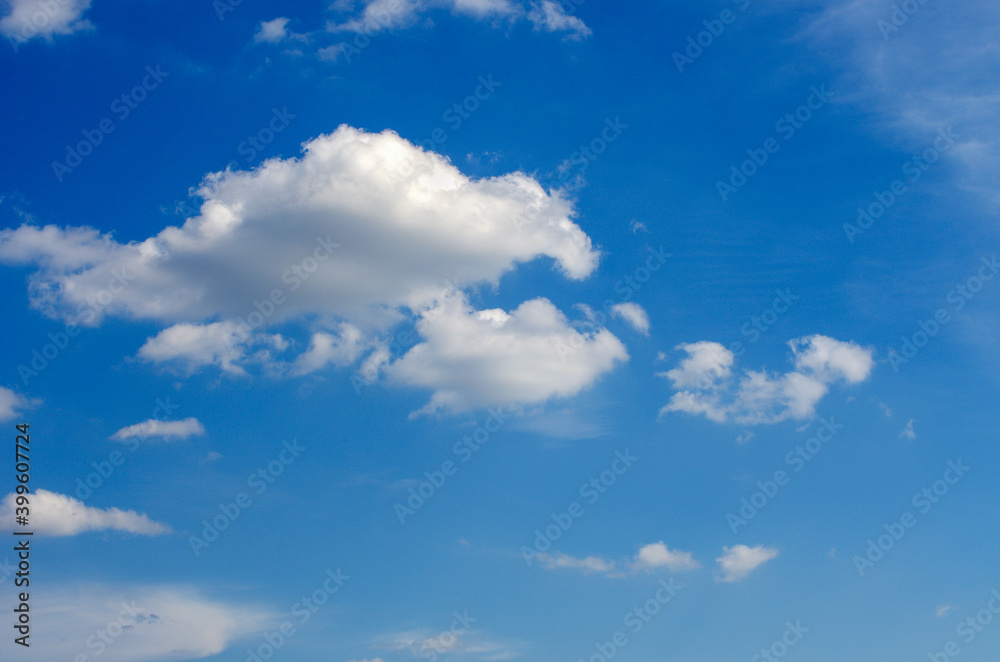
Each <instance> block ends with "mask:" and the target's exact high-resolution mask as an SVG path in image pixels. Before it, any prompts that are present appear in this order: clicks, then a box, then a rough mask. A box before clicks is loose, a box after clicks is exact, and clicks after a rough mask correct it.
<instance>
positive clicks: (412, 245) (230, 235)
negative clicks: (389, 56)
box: [0, 126, 644, 411]
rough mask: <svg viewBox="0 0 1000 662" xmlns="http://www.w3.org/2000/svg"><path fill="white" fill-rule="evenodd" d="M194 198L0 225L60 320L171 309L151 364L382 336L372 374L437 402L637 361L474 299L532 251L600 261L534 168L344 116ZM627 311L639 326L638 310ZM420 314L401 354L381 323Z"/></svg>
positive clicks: (314, 354) (575, 386)
mask: <svg viewBox="0 0 1000 662" xmlns="http://www.w3.org/2000/svg"><path fill="white" fill-rule="evenodd" d="M198 195H199V196H200V197H201V199H202V200H203V203H202V204H201V208H200V214H199V215H197V216H195V217H193V218H190V219H188V220H187V221H186V222H185V223H184V224H183V225H182V226H181V227H174V226H171V227H167V228H165V229H163V230H162V231H161V232H159V233H157V234H156V235H154V236H151V237H149V238H147V239H145V240H143V241H136V242H130V243H121V242H118V241H116V240H115V239H114V238H113V237H111V236H110V235H102V234H100V233H99V232H97V231H96V230H94V229H91V228H59V227H55V226H46V227H37V226H32V225H23V226H21V227H20V228H17V229H7V230H0V261H2V262H6V263H8V264H27V265H32V266H34V267H36V271H35V272H34V273H33V274H32V275H31V277H30V281H29V282H30V284H29V295H30V300H31V303H32V305H33V306H34V307H35V308H37V309H39V310H41V311H42V312H43V313H44V314H46V315H48V316H50V317H53V318H58V319H62V320H65V321H67V322H75V323H79V324H92V325H96V324H99V323H100V322H101V321H102V318H103V317H104V316H115V317H121V318H125V319H131V320H152V321H155V322H160V323H163V324H168V325H169V326H168V327H167V328H165V329H163V330H161V331H159V332H158V333H157V334H156V335H154V336H152V337H150V338H148V339H147V341H146V342H145V344H143V345H142V347H141V348H139V350H138V353H137V356H138V358H139V359H142V360H144V361H147V362H149V363H153V364H157V365H166V366H168V367H170V366H174V367H178V368H180V369H182V370H186V371H187V372H193V371H196V370H198V369H200V368H202V367H205V366H216V367H218V368H219V369H221V370H222V371H224V372H227V373H229V374H232V375H244V374H246V366H247V365H248V364H251V363H258V364H262V365H265V366H266V367H267V369H268V370H269V371H270V372H271V373H273V374H285V375H291V376H297V375H304V374H307V373H310V372H314V371H317V370H321V369H323V368H324V367H325V366H328V365H335V366H345V365H349V364H351V363H353V362H354V361H355V360H357V359H359V358H360V357H361V355H362V354H363V353H364V352H365V351H367V350H369V349H373V348H374V350H375V351H374V352H373V353H372V354H369V357H368V359H366V367H367V368H368V369H369V372H373V373H374V374H375V375H376V376H377V374H378V373H380V372H385V373H387V374H388V375H389V377H390V379H392V380H393V381H395V382H396V383H402V384H409V385H415V386H423V387H427V388H430V389H432V390H433V391H434V394H433V396H432V400H431V403H430V405H429V406H428V411H430V410H435V409H439V408H446V409H450V410H461V409H467V408H470V407H477V406H482V405H486V404H510V403H515V404H517V403H539V402H544V401H545V400H548V399H549V398H552V397H566V396H570V395H573V394H575V393H577V392H579V391H580V390H582V389H583V388H585V387H586V386H588V385H589V384H590V383H592V382H593V381H594V380H595V379H596V378H597V377H599V376H600V375H601V374H603V373H604V372H607V371H608V370H610V369H611V367H612V366H613V365H614V364H615V363H616V362H617V361H621V360H625V359H626V358H627V354H626V352H625V349H624V347H623V346H622V344H621V343H620V342H619V341H618V339H617V338H615V337H614V336H613V335H612V334H611V333H610V332H608V331H606V330H604V329H597V330H595V331H594V332H593V333H590V334H587V335H584V334H580V333H578V332H576V331H574V330H573V329H571V328H570V327H569V325H568V324H567V322H566V320H565V318H564V317H563V316H562V314H561V313H560V312H559V311H557V310H556V309H555V308H554V307H553V306H552V304H550V303H549V302H548V301H546V300H544V299H536V300H534V301H528V302H526V303H524V304H522V305H521V306H520V307H518V308H517V309H516V310H514V311H513V312H511V313H509V314H508V313H506V312H503V311H499V310H487V311H478V312H477V311H474V310H472V309H471V308H470V307H469V305H468V304H467V302H466V300H465V295H464V290H465V289H466V288H471V287H475V286H478V285H483V284H493V285H495V284H496V283H498V282H499V280H500V278H501V276H502V275H503V274H504V273H506V272H508V271H510V270H512V269H515V268H516V267H517V265H518V264H520V263H523V262H528V261H532V260H535V259H537V258H542V257H547V258H550V259H551V260H553V262H554V264H555V265H556V266H557V268H558V269H559V270H560V271H561V272H562V274H563V275H565V276H566V277H568V278H571V279H582V278H585V277H587V276H588V275H589V274H590V273H591V272H592V271H593V270H594V269H595V268H596V266H597V262H598V257H599V254H598V252H597V251H596V250H595V249H594V247H593V246H592V244H591V240H590V238H589V237H588V236H587V235H586V234H585V233H584V232H583V231H582V230H581V229H580V227H579V226H578V225H577V224H576V223H575V222H574V221H573V218H574V216H575V210H574V209H573V205H572V203H571V202H570V201H568V200H567V199H565V198H563V197H561V196H560V194H559V193H557V192H547V191H545V190H544V189H543V188H542V186H541V185H540V184H539V183H538V182H537V181H536V180H534V179H533V178H532V177H530V176H528V175H525V174H523V173H512V174H508V175H505V176H501V177H492V178H487V179H478V180H476V179H470V178H468V177H466V176H465V175H463V174H462V173H461V172H460V171H459V170H458V169H457V168H456V167H454V166H453V165H452V164H451V163H450V162H448V160H447V159H445V158H444V157H442V156H440V155H438V154H436V153H433V152H427V151H425V150H423V149H421V148H419V147H417V146H415V145H413V144H411V143H409V142H407V141H406V140H404V139H402V138H400V137H399V136H398V135H396V134H395V133H393V132H392V131H388V130H387V131H383V132H381V133H367V132H364V131H361V130H358V129H354V128H351V127H348V126H341V127H340V128H338V129H337V130H336V131H335V132H334V133H332V134H329V135H323V136H320V137H318V138H316V139H314V140H311V141H309V142H307V143H305V145H304V154H303V156H302V157H301V158H297V159H272V160H269V161H266V162H264V163H263V164H261V165H260V166H259V167H258V168H256V169H255V170H253V171H247V172H243V171H239V172H234V171H225V172H220V173H214V174H211V175H209V176H207V177H206V178H205V180H204V181H203V183H202V185H201V187H200V189H199V190H198ZM95 300H96V301H99V302H100V303H101V306H100V307H99V308H95V307H94V306H93V302H94V301H95ZM621 314H622V315H623V316H625V317H626V319H629V320H630V321H631V323H633V324H638V325H640V326H641V325H642V324H643V319H644V312H643V311H641V309H637V308H623V309H622V312H621ZM414 315H416V317H417V319H418V330H419V331H420V333H421V335H422V336H423V338H424V340H425V341H424V342H423V343H421V344H420V345H419V346H418V347H415V348H413V349H411V350H410V351H409V352H408V353H407V354H406V355H405V356H403V357H401V358H400V359H398V360H396V361H395V362H394V363H390V359H391V357H390V356H389V354H388V352H386V351H384V345H385V342H384V341H383V335H384V334H386V333H387V332H388V330H390V329H391V328H392V327H393V326H394V325H396V324H399V323H401V322H404V321H406V320H412V319H413V318H414ZM291 321H297V322H300V323H304V322H308V323H309V325H310V328H311V334H310V337H309V339H308V340H307V341H300V342H295V341H288V340H286V339H285V338H284V337H282V336H281V335H277V334H272V333H268V332H267V328H268V327H273V326H276V325H279V324H288V323H289V322H291ZM560 343H561V344H562V346H561V347H560ZM292 348H297V350H296V351H298V352H300V353H299V354H298V355H297V356H296V355H294V354H288V353H289V352H290V351H291V349H292ZM303 348H304V349H303ZM379 348H382V349H381V350H380V349H379Z"/></svg>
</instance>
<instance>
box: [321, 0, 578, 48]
mask: <svg viewBox="0 0 1000 662" xmlns="http://www.w3.org/2000/svg"><path fill="white" fill-rule="evenodd" d="M435 10H441V11H448V12H450V13H452V14H454V15H458V16H467V17H471V18H473V19H475V20H481V21H491V22H494V23H496V22H499V21H506V22H508V23H513V22H516V21H519V20H524V19H526V20H528V21H529V22H530V23H531V24H532V26H533V27H534V29H535V30H539V31H542V32H559V33H563V34H564V35H565V37H564V38H565V39H567V40H573V41H579V40H581V39H585V38H587V37H589V36H590V34H591V30H590V28H589V27H587V25H586V24H585V23H584V22H583V21H582V20H581V19H580V18H579V17H577V16H571V15H570V14H568V13H567V12H566V8H565V6H564V4H562V3H558V2H553V1H552V0H541V1H540V2H530V3H527V4H526V3H523V2H517V1H513V0H368V1H367V2H366V3H365V5H364V9H362V10H361V12H360V13H356V14H354V15H353V16H351V17H350V18H345V19H344V20H342V21H341V22H335V21H334V22H331V23H329V24H328V25H327V30H328V31H330V32H363V33H365V34H371V33H374V32H376V31H380V30H392V29H398V28H406V27H410V26H412V25H414V24H416V23H418V22H419V21H421V20H422V19H423V18H425V17H427V16H429V15H430V14H431V13H432V12H433V11H435Z"/></svg>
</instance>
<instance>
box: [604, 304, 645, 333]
mask: <svg viewBox="0 0 1000 662" xmlns="http://www.w3.org/2000/svg"><path fill="white" fill-rule="evenodd" d="M611 314H613V315H615V316H617V317H620V318H622V319H623V320H625V321H626V322H628V323H629V324H630V325H631V326H632V328H633V329H635V330H636V331H638V332H639V333H641V334H643V335H644V336H648V335H649V315H647V314H646V311H645V310H644V309H643V307H642V306H640V305H639V304H637V303H631V302H629V303H616V304H615V305H613V306H611Z"/></svg>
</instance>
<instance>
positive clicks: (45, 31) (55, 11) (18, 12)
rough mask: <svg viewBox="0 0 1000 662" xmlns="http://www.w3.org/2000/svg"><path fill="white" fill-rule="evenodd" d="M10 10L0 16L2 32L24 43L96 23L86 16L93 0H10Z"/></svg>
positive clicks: (85, 28) (48, 37) (85, 27)
mask: <svg viewBox="0 0 1000 662" xmlns="http://www.w3.org/2000/svg"><path fill="white" fill-rule="evenodd" d="M7 2H8V4H9V6H10V13H9V14H7V15H6V16H4V17H3V18H2V19H0V34H3V36H5V37H7V38H8V39H11V40H13V41H15V42H18V43H22V42H26V41H30V40H31V39H34V38H36V37H37V38H40V39H45V40H46V41H52V37H53V36H54V35H57V34H71V33H73V32H78V31H80V30H89V29H90V28H92V27H93V26H92V25H91V24H90V22H89V21H87V20H86V19H84V18H83V13H84V12H85V11H87V10H88V9H90V0H53V1H52V2H39V0H7Z"/></svg>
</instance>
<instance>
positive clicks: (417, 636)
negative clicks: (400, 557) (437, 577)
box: [372, 612, 519, 662]
mask: <svg viewBox="0 0 1000 662" xmlns="http://www.w3.org/2000/svg"><path fill="white" fill-rule="evenodd" d="M454 616H455V620H453V621H452V623H451V627H450V628H448V629H446V630H443V631H440V632H438V633H437V634H435V633H434V632H433V631H431V630H429V629H427V628H415V629H412V630H407V631H404V632H395V633H390V634H386V635H383V636H382V637H380V638H379V639H378V640H377V641H376V642H375V646H374V647H375V648H376V649H379V650H388V651H391V652H399V651H406V650H408V651H410V652H411V653H412V654H413V655H414V656H419V657H420V658H424V659H436V658H437V656H438V655H443V654H450V655H462V656H467V657H474V658H479V659H482V660H490V661H497V660H509V659H511V658H514V657H517V655H518V648H519V645H518V644H516V643H505V642H499V641H495V640H493V639H491V638H490V637H489V636H488V635H487V634H486V633H484V632H481V631H478V630H473V629H470V628H469V627H468V626H469V624H471V623H473V622H475V620H478V619H475V618H474V617H469V614H468V612H455V614H454ZM466 618H467V620H466ZM375 659H376V660H379V659H381V658H375ZM372 662H374V660H373V661H372Z"/></svg>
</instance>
